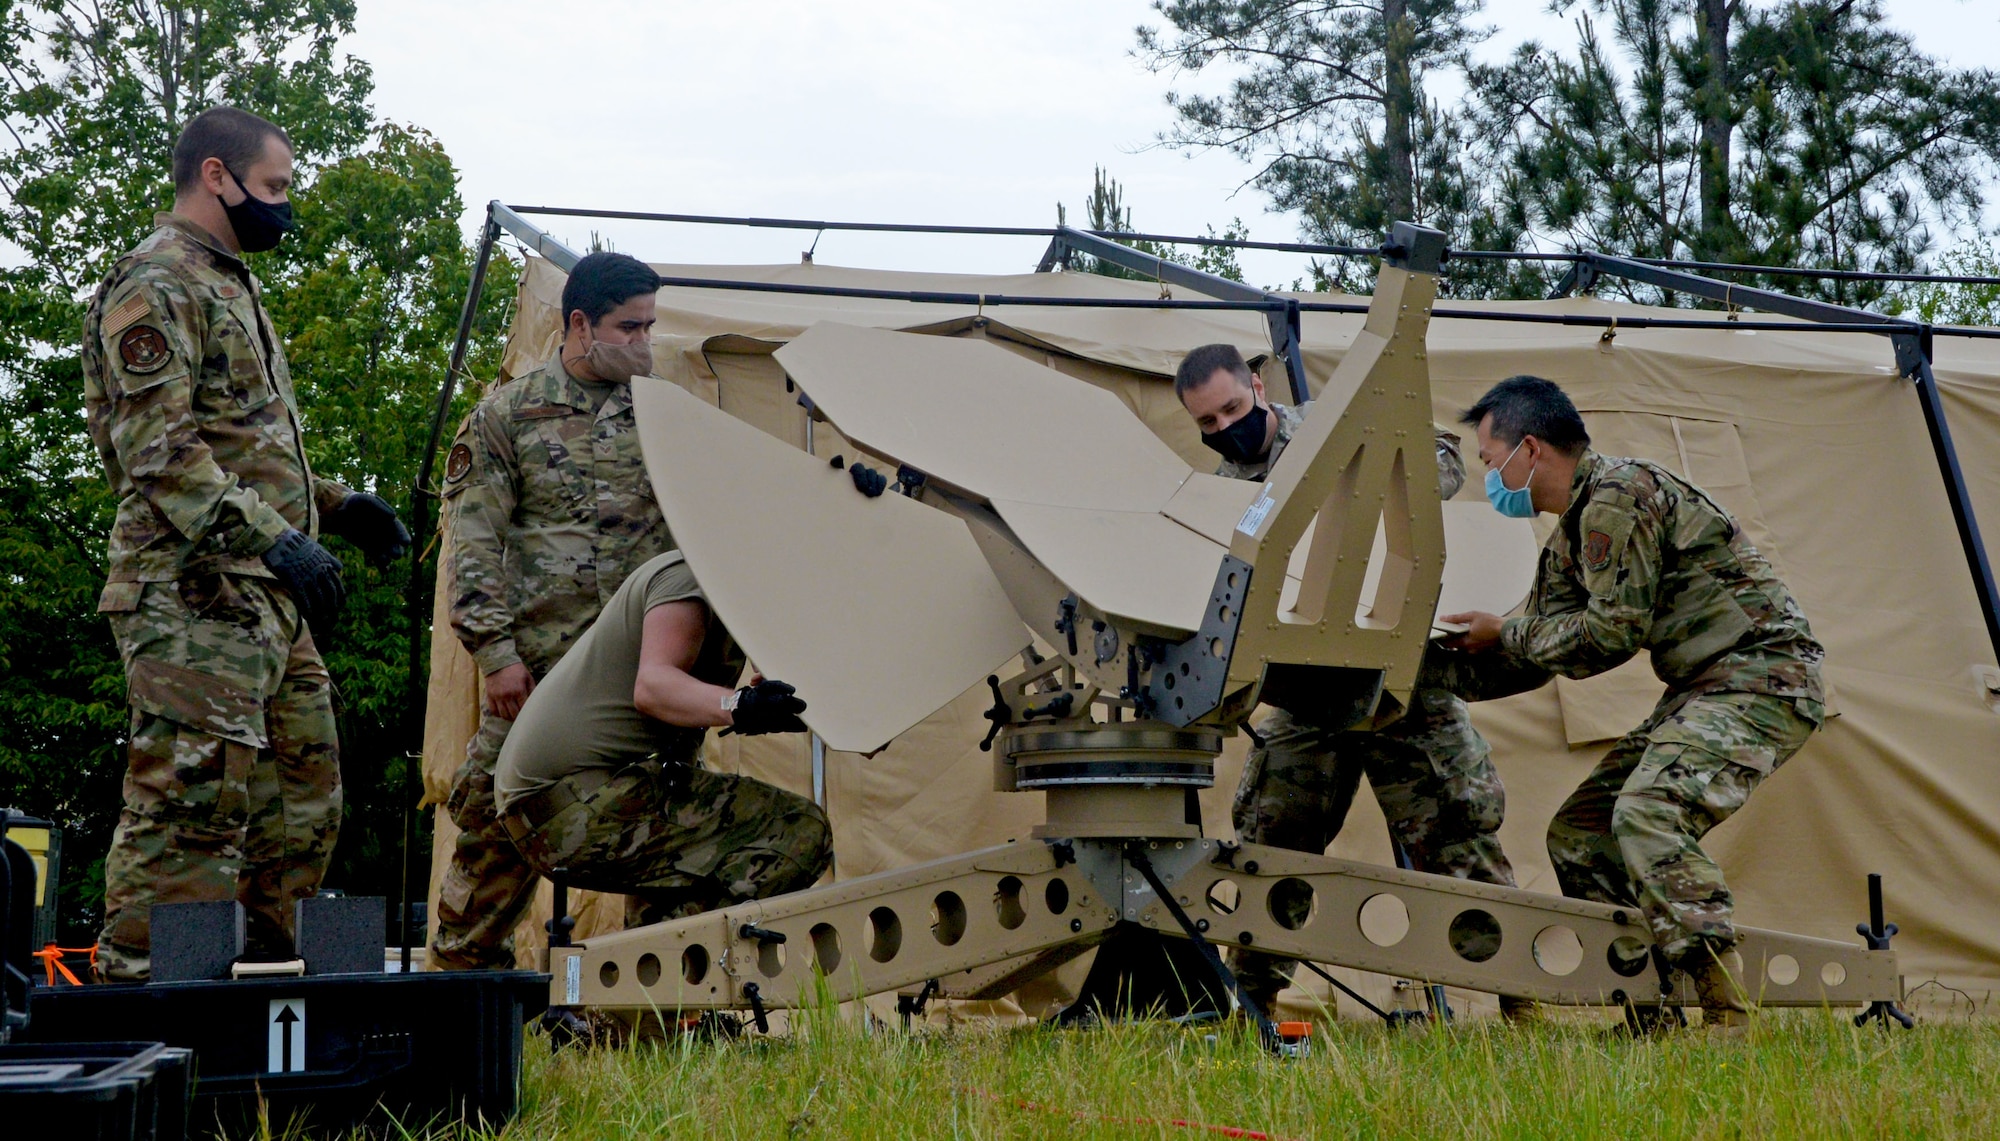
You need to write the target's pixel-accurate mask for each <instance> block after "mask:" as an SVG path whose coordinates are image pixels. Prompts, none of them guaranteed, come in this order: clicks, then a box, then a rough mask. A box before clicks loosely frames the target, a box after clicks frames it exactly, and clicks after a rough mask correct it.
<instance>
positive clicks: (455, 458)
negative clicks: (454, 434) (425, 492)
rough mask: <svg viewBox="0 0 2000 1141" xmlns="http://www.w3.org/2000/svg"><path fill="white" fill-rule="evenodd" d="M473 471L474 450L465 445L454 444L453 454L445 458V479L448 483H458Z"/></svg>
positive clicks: (452, 447)
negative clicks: (467, 473)
mask: <svg viewBox="0 0 2000 1141" xmlns="http://www.w3.org/2000/svg"><path fill="white" fill-rule="evenodd" d="M471 470H472V449H471V448H469V447H467V446H466V445H464V444H453V445H452V446H451V454H450V455H448V456H446V457H445V458H444V478H445V481H446V482H447V483H457V482H458V481H459V480H461V479H464V478H465V473H466V472H469V471H471Z"/></svg>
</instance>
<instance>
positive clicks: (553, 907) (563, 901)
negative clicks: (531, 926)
mask: <svg viewBox="0 0 2000 1141" xmlns="http://www.w3.org/2000/svg"><path fill="white" fill-rule="evenodd" d="M549 886H550V887H551V888H553V889H554V892H553V895H552V898H551V902H550V904H549V921H548V922H547V923H545V924H543V925H542V929H543V930H545V931H547V932H548V933H549V947H550V948H551V949H553V948H556V947H567V946H570V945H571V944H570V937H569V933H570V932H572V931H574V930H576V916H574V915H571V914H570V913H569V876H568V875H567V874H565V869H563V868H555V869H553V870H552V871H551V872H550V873H549ZM550 958H551V959H553V958H554V956H553V955H551V956H550Z"/></svg>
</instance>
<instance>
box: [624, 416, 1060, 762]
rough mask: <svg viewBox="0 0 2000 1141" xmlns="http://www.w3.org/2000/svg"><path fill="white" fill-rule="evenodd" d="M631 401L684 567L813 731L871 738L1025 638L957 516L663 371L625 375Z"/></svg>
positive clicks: (972, 679)
mask: <svg viewBox="0 0 2000 1141" xmlns="http://www.w3.org/2000/svg"><path fill="white" fill-rule="evenodd" d="M632 405H633V412H634V414H635V415H636V417H637V419H638V425H639V441H640V444H641V445H642V446H643V448H644V449H645V453H646V467H647V470H648V471H649V472H650V473H651V475H652V479H653V493H654V495H655V496H657V497H658V498H659V501H660V511H661V514H663V515H664V516H665V517H666V520H667V526H668V527H669V529H671V530H672V532H673V535H674V539H675V541H676V542H677V543H679V544H680V548H681V551H682V552H683V553H684V554H686V556H687V560H688V566H689V567H690V568H692V569H693V571H694V573H695V577H696V578H697V579H699V580H700V582H701V586H702V590H703V591H704V592H705V593H706V594H707V595H708V597H709V600H710V602H711V604H712V605H713V606H714V607H715V609H716V612H717V613H718V614H720V615H722V617H723V619H724V621H725V622H726V623H727V624H728V626H729V632H730V634H731V635H733V636H734V637H735V639H736V641H737V644H738V645H740V646H742V647H743V650H744V652H745V653H747V654H748V655H749V656H750V660H751V661H752V662H754V663H756V665H757V668H758V669H760V670H762V671H763V672H764V673H765V674H766V675H768V676H770V677H775V678H782V679H784V680H785V681H788V682H790V683H791V684H793V685H795V686H797V687H798V691H799V696H800V697H802V698H804V699H805V701H806V713H805V720H806V724H808V725H810V726H812V728H813V729H814V731H816V732H817V733H819V735H820V736H821V737H822V738H824V739H825V740H826V743H827V744H828V745H831V746H832V747H833V748H835V749H840V750H845V751H848V752H868V751H870V750H873V749H877V748H880V747H881V746H883V745H885V744H887V743H888V742H889V741H890V739H892V738H894V737H895V736H896V735H897V734H899V733H901V732H903V731H904V730H905V729H908V728H909V727H910V726H912V725H915V724H916V723H917V722H919V721H922V720H923V719H924V718H926V717H928V716H930V715H931V714H932V713H935V712H936V711H937V710H938V709H940V708H942V707H943V706H944V705H945V704H946V703H947V702H949V701H951V700H952V699H953V698H955V697H957V696H958V695H959V694H961V693H963V692H965V690H966V689H967V688H969V687H971V686H974V685H978V684H979V681H980V679H981V678H983V677H985V676H986V675H987V674H989V673H991V672H992V671H993V670H994V669H996V668H998V667H999V666H1000V664H1001V663H1002V662H1004V661H1006V659H1008V658H1009V657H1011V656H1013V655H1014V654H1016V653H1019V652H1020V650H1021V648H1022V647H1023V646H1025V645H1027V643H1028V633H1027V631H1026V629H1024V628H1023V627H1022V625H1021V620H1020V618H1018V617H1017V616H1016V615H1015V613H1014V608H1013V607H1012V606H1011V605H1009V604H1008V601H1007V596H1006V595H1005V594H1004V593H1003V592H1002V591H1001V589H1000V584H999V583H998V582H996V581H995V580H994V577H993V572H992V571H991V570H990V569H989V568H988V566H987V563H986V559H985V557H984V556H983V555H981V554H980V552H979V548H978V546H977V545H976V544H974V543H973V541H972V536H971V534H970V533H969V532H967V531H966V528H965V524H964V523H962V522H960V521H959V520H957V519H955V518H953V517H952V516H950V515H947V514H945V513H944V512H942V511H937V510H933V509H931V508H929V507H924V506H922V505H920V504H917V503H913V502H911V501H910V500H908V499H904V498H903V497H901V496H898V495H884V496H881V497H880V498H876V499H869V498H866V497H864V496H862V495H860V494H858V493H857V492H856V491H855V490H854V483H853V481H852V479H850V478H849V476H848V474H847V473H846V472H844V471H836V470H834V469H832V468H830V467H828V466H827V464H826V462H825V461H823V460H817V459H814V458H813V457H812V456H810V455H807V454H806V453H804V452H801V451H799V450H798V449H797V448H794V447H790V446H788V445H786V444H785V443H783V442H782V441H780V440H778V439H776V438H774V437H772V436H769V435H766V434H765V433H763V432H761V431H758V430H757V429H756V428H753V427H751V426H750V425H749V424H746V423H744V422H743V421H741V420H738V419H737V418H736V417H734V416H731V415H729V414H728V413H726V412H722V411H720V410H719V409H716V408H712V407H710V406H709V405H707V404H704V403H703V402H702V401H700V400H698V399H696V398H695V397H693V396H691V395H689V394H688V393H687V392H685V391H683V390H682V389H680V388H679V387H678V386H676V385H674V384H671V383H669V382H667V381H663V380H653V379H650V378H648V379H639V380H635V381H633V383H632ZM800 552H812V553H811V554H809V555H801V554H800ZM834 646H837V647H839V648H840V649H839V652H838V653H828V652H825V650H826V648H827V647H834Z"/></svg>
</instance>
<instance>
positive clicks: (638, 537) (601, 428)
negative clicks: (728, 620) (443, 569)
mask: <svg viewBox="0 0 2000 1141" xmlns="http://www.w3.org/2000/svg"><path fill="white" fill-rule="evenodd" d="M621 262H622V263H629V265H625V267H624V271H623V272H626V273H629V274H635V275H641V276H644V277H647V278H650V276H651V271H650V270H646V269H645V267H644V266H643V264H641V263H639V262H636V261H634V259H632V258H629V257H626V256H625V255H623V254H593V255H591V257H590V258H586V259H585V261H584V262H582V263H580V264H579V265H578V266H577V268H576V269H575V270H574V271H573V272H572V275H571V279H572V283H574V284H576V285H578V286H588V285H589V284H590V282H591V281H593V280H595V278H594V277H593V276H592V275H602V274H604V273H605V271H606V267H610V268H611V269H614V270H615V269H616V268H617V267H618V265H619V264H620V263H621ZM635 267H636V268H635ZM635 280H636V278H635ZM631 288H633V289H634V292H633V294H632V295H631V300H635V301H636V300H640V299H643V301H644V303H645V304H646V305H650V304H651V302H652V298H653V294H654V292H655V291H656V289H657V279H656V278H652V279H651V281H650V284H646V283H641V284H637V285H634V286H632V287H631ZM567 296H569V291H568V290H566V297H567ZM612 300H613V301H614V303H622V302H624V301H626V300H628V299H627V298H613V299H612ZM566 307H567V306H566ZM578 320H579V321H580V320H581V318H578ZM603 321H604V323H605V324H606V326H607V327H608V326H609V323H610V322H611V321H612V317H611V316H610V315H609V314H607V315H605V316H604V317H603ZM651 323H652V317H651V314H650V312H648V313H647V314H646V317H645V326H646V327H647V328H650V326H651ZM600 331H601V330H600ZM645 336H646V334H645V332H644V330H642V331H641V332H640V334H639V339H638V340H637V341H636V342H635V344H634V345H633V346H632V347H634V348H639V349H644V346H645V344H646V341H645ZM579 340H581V338H580V337H578V336H577V335H576V334H574V333H573V334H572V335H571V337H570V338H569V339H568V340H566V341H565V344H564V347H563V348H562V349H560V350H558V353H557V355H556V356H555V357H554V358H552V359H551V360H549V361H548V363H546V364H544V365H543V366H542V367H541V368H538V369H536V370H535V371H533V372H531V373H528V374H527V375H525V376H522V377H518V378H516V379H514V380H512V381H509V382H508V383H507V384H505V385H503V386H501V387H500V388H498V389H496V390H495V391H494V392H493V393H491V394H490V395H488V396H487V397H486V398H485V399H484V400H481V401H480V402H479V404H478V406H477V407H475V408H474V409H473V411H472V414H471V415H470V416H468V417H467V418H466V420H465V423H464V425H463V426H462V427H461V428H460V429H459V432H458V436H457V438H456V440H454V442H453V443H452V447H451V451H450V452H449V453H448V454H447V456H446V460H445V484H444V496H445V500H446V503H447V508H446V509H447V510H448V511H449V512H450V530H449V541H448V544H447V547H446V551H445V562H446V565H447V566H449V567H450V571H451V576H450V583H451V586H450V589H451V591H452V600H451V625H452V630H453V632H454V633H456V634H457V635H458V638H459V641H460V642H461V643H462V644H464V646H465V648H466V650H467V651H469V652H470V653H471V654H472V657H473V660H474V661H475V662H476V663H477V664H478V666H479V670H480V672H481V673H482V674H483V675H485V676H486V677H487V678H488V679H489V683H490V681H491V679H492V678H493V677H494V676H495V675H497V674H500V673H501V671H503V670H506V669H508V668H509V667H512V666H524V667H526V669H527V671H528V673H529V674H530V675H531V676H532V677H533V679H535V681H537V682H539V681H540V680H541V679H542V678H543V677H545V676H546V675H547V674H548V672H549V671H550V670H551V669H553V668H554V667H555V665H556V663H557V662H558V661H559V660H561V658H562V657H563V655H564V653H566V652H567V651H568V650H569V648H570V647H571V646H572V645H574V644H575V643H576V641H577V639H578V638H579V637H580V636H582V634H583V633H584V631H586V630H588V629H589V628H590V625H591V623H592V622H594V621H595V620H596V619H597V616H598V613H599V611H600V610H601V609H602V608H603V606H604V603H605V601H606V600H608V599H609V598H610V597H611V596H612V594H613V593H615V592H616V591H617V590H618V587H619V585H620V584H621V583H623V582H624V581H625V578H626V576H627V575H629V574H630V573H631V572H632V571H633V570H634V569H636V568H637V567H638V566H639V565H640V564H641V563H643V562H645V561H646V560H647V559H649V558H652V557H653V556H655V555H658V554H661V553H663V552H665V551H667V550H669V549H671V548H672V546H673V540H672V538H671V537H670V536H669V534H668V532H667V525H666V522H665V520H664V519H662V518H661V516H660V509H659V505H658V503H656V502H655V500H654V498H653V485H652V482H651V480H650V479H649V478H648V476H647V474H646V464H645V458H644V456H643V455H641V453H640V450H639V435H638V428H637V425H636V424H635V422H634V420H633V416H632V389H631V383H630V381H629V380H623V379H621V380H618V381H614V382H600V381H594V380H583V379H579V377H578V376H577V375H576V372H573V371H572V370H571V369H570V368H569V367H566V365H565V361H564V358H565V355H567V356H568V357H569V358H570V359H571V360H572V361H574V360H576V359H577V358H578V357H580V356H582V355H583V352H582V346H581V345H579V344H578V343H577V342H578V341H579ZM597 347H605V346H601V345H599V346H597ZM648 359H650V358H648ZM577 371H583V370H582V369H578V370H577ZM645 371H650V364H646V365H645V366H644V369H643V371H642V372H641V373H640V375H644V372H645ZM512 724H513V722H512V721H511V720H510V719H509V718H508V717H506V716H504V715H502V713H501V712H499V711H496V710H495V709H494V708H493V706H492V703H491V702H490V701H489V703H488V705H487V707H486V708H485V709H483V710H482V712H481V716H480V721H479V729H478V731H477V732H476V733H475V734H474V736H473V738H472V740H471V742H469V744H468V746H467V748H466V759H465V763H464V765H463V766H462V767H461V768H460V769H459V771H458V774H457V777H456V778H455V780H454V782H453V787H452V792H451V798H450V800H449V802H448V804H447V809H448V811H449V812H450V813H451V817H452V821H453V822H454V823H455V824H457V825H458V827H459V830H460V831H459V836H458V840H457V843H456V846H455V847H454V848H453V851H452V858H451V864H450V866H449V867H448V868H447V869H446V871H445V875H444V881H443V884H442V885H441V887H440V889H439V899H438V914H437V916H436V918H435V920H434V922H433V924H432V930H433V938H432V945H431V950H430V962H431V963H432V964H433V965H434V966H436V967H439V968H443V969H447V970H468V969H492V968H506V967H511V966H512V965H513V962H514V957H513V952H512V950H511V949H510V947H509V933H510V932H511V931H512V930H513V929H514V926H515V925H516V924H517V923H518V922H519V921H520V917H521V914H522V912H523V911H524V910H525V909H526V907H527V904H528V902H529V900H530V898H531V893H532V891H533V888H534V883H535V878H536V877H535V872H534V870H533V869H532V868H530V867H529V866H528V865H527V864H525V863H523V862H522V860H521V856H520V854H519V853H518V852H517V851H516V850H515V849H514V846H513V844H512V843H511V842H510V841H509V839H508V837H507V834H506V831H505V829H504V828H503V827H502V825H501V822H500V819H499V816H498V814H497V809H496V807H495V805H494V796H493V770H494V765H495V763H496V762H497V761H498V759H499V756H500V748H501V745H502V744H503V743H504V742H505V741H506V739H507V734H508V731H509V729H510V727H511V726H512Z"/></svg>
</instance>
